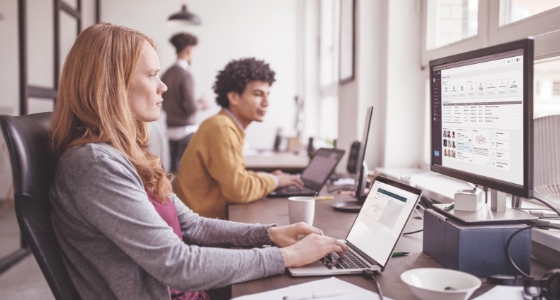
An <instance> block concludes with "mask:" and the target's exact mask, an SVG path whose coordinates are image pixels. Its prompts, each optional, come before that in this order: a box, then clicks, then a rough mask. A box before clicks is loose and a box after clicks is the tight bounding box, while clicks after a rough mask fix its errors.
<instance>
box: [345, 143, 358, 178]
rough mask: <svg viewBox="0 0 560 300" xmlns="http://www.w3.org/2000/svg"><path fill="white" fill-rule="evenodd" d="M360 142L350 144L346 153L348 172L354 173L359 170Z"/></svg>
mask: <svg viewBox="0 0 560 300" xmlns="http://www.w3.org/2000/svg"><path fill="white" fill-rule="evenodd" d="M360 144H361V143H360V142H358V141H355V142H353V143H352V145H350V152H349V153H348V164H347V165H346V171H348V173H350V174H356V173H358V172H359V171H358V170H359V165H358V156H359V154H360Z"/></svg>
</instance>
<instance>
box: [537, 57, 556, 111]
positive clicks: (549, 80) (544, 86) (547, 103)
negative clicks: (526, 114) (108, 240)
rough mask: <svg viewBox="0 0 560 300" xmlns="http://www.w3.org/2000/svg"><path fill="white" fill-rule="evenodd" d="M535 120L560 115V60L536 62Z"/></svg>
mask: <svg viewBox="0 0 560 300" xmlns="http://www.w3.org/2000/svg"><path fill="white" fill-rule="evenodd" d="M533 72H534V82H535V88H534V98H533V100H534V108H533V116H534V117H535V118H539V117H544V116H548V115H558V114H560V58H558V57H557V58H553V59H547V60H541V61H536V62H535V68H534V71H533Z"/></svg>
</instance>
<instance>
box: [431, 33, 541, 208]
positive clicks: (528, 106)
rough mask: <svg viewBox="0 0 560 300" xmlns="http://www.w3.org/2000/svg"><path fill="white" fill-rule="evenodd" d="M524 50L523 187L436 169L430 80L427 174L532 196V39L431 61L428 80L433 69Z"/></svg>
mask: <svg viewBox="0 0 560 300" xmlns="http://www.w3.org/2000/svg"><path fill="white" fill-rule="evenodd" d="M518 49H523V74H524V75H526V76H523V156H524V158H525V159H524V162H523V185H522V186H521V185H518V184H514V183H511V182H507V181H503V180H498V179H495V178H490V177H486V176H482V175H477V174H473V173H469V172H464V171H459V170H456V169H452V168H448V167H444V166H439V165H435V164H434V136H433V122H434V121H433V119H432V117H433V115H434V96H433V93H432V90H433V80H430V113H431V115H430V135H431V138H430V150H431V151H430V170H431V171H433V172H437V173H440V174H443V175H447V176H450V177H454V178H457V179H460V180H464V181H467V182H470V183H473V184H479V185H481V186H484V187H488V188H490V189H494V190H498V191H502V192H505V193H509V194H512V195H515V196H520V197H525V198H530V197H532V196H533V64H534V39H533V38H532V37H529V38H526V39H523V40H518V41H514V42H509V43H505V44H500V45H496V46H491V47H488V48H484V49H479V50H474V51H469V52H465V53H461V54H456V55H452V56H448V57H444V58H439V59H435V60H432V61H430V64H429V66H430V69H429V72H430V78H431V77H432V76H433V72H434V70H433V69H434V67H437V66H440V65H443V64H448V63H453V62H459V61H464V60H468V59H473V58H477V57H482V56H487V55H492V54H497V53H500V52H506V51H511V50H518Z"/></svg>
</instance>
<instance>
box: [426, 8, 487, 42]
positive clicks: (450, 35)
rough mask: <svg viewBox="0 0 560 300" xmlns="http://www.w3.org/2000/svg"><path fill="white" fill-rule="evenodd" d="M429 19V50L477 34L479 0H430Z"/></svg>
mask: <svg viewBox="0 0 560 300" xmlns="http://www.w3.org/2000/svg"><path fill="white" fill-rule="evenodd" d="M427 21H428V22H427V24H426V26H427V29H426V30H427V41H426V46H427V47H426V49H427V50H432V49H435V48H439V47H442V46H445V45H448V44H451V43H454V42H457V41H460V40H463V39H465V38H468V37H471V36H475V35H476V34H477V32H478V0H429V1H428V18H427Z"/></svg>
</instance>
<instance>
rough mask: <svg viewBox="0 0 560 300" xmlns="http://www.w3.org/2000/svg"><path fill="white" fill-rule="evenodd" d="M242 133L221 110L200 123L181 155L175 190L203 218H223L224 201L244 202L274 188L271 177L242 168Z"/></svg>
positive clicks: (225, 210) (225, 202)
mask: <svg viewBox="0 0 560 300" xmlns="http://www.w3.org/2000/svg"><path fill="white" fill-rule="evenodd" d="M244 139H245V132H243V130H241V129H240V128H239V126H237V124H236V123H235V121H234V120H233V119H232V118H231V117H230V116H229V115H228V114H227V113H226V112H225V111H223V110H222V111H220V112H219V113H218V114H217V115H215V116H213V117H211V118H209V119H207V120H206V121H204V122H202V124H200V127H199V129H198V131H197V132H196V133H195V134H194V135H193V137H192V139H191V141H190V142H189V145H188V147H187V150H186V151H185V153H184V154H183V157H182V158H181V163H180V164H179V169H178V171H177V179H176V182H175V185H174V189H175V193H176V194H177V196H178V197H179V199H181V200H182V201H183V202H184V203H185V204H186V205H187V206H188V207H189V208H190V209H192V210H193V211H194V212H196V213H198V214H200V215H201V216H204V217H209V218H220V219H227V217H228V215H227V204H228V203H248V202H252V201H255V200H258V199H261V198H262V197H264V196H266V195H267V194H268V193H270V192H271V191H273V190H274V189H275V187H276V183H275V181H274V179H273V178H272V177H271V176H269V175H266V174H258V173H255V172H252V171H247V170H246V169H245V159H244V158H243V140H244Z"/></svg>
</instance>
